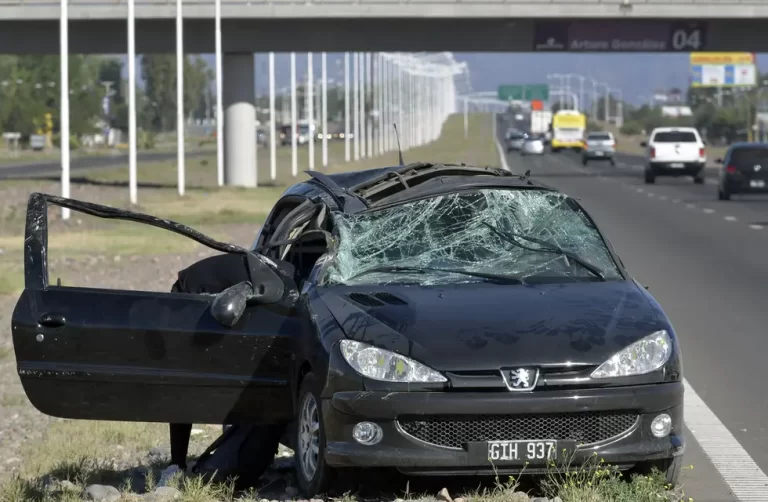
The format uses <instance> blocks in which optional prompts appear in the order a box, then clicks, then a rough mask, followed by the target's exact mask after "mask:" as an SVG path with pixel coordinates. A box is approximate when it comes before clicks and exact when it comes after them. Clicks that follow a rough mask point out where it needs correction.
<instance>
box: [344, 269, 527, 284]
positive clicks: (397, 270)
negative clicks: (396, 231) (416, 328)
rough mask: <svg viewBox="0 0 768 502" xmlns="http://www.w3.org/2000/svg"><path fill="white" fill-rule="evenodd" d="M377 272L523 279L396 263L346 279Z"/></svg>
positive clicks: (503, 281) (509, 280)
mask: <svg viewBox="0 0 768 502" xmlns="http://www.w3.org/2000/svg"><path fill="white" fill-rule="evenodd" d="M377 272H381V273H394V274H402V273H415V274H425V273H427V272H444V273H446V274H461V275H468V276H471V277H480V278H482V279H487V280H489V281H495V282H499V283H501V284H523V280H522V279H521V278H519V277H515V276H511V275H500V274H486V273H484V272H473V271H470V270H462V269H454V268H438V267H404V266H397V265H383V266H379V267H372V268H369V269H366V270H362V271H360V272H358V273H357V274H355V275H353V276H352V277H349V278H347V280H348V281H351V280H353V279H356V278H358V277H360V276H363V275H367V274H373V273H377Z"/></svg>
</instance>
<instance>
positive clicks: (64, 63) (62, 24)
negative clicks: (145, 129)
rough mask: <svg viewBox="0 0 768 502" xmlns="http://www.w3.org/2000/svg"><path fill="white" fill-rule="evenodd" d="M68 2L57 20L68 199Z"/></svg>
mask: <svg viewBox="0 0 768 502" xmlns="http://www.w3.org/2000/svg"><path fill="white" fill-rule="evenodd" d="M68 2H69V0H61V18H60V19H59V61H60V63H59V64H60V65H61V66H60V70H59V74H60V76H61V85H60V86H59V87H60V88H61V89H60V91H61V104H60V106H61V110H60V115H61V117H60V122H61V126H60V129H61V132H60V136H61V140H60V147H61V196H62V197H66V198H69V10H68V5H67V4H68ZM61 219H62V220H68V219H69V208H66V207H63V208H61Z"/></svg>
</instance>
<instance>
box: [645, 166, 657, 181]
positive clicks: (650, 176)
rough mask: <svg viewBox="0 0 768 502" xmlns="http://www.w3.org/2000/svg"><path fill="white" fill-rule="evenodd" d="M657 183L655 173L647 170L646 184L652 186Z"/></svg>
mask: <svg viewBox="0 0 768 502" xmlns="http://www.w3.org/2000/svg"><path fill="white" fill-rule="evenodd" d="M655 182H656V176H655V175H654V174H653V171H651V170H650V169H646V170H645V184H646V185H651V184H653V183H655Z"/></svg>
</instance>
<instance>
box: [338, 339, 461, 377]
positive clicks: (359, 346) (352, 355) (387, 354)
mask: <svg viewBox="0 0 768 502" xmlns="http://www.w3.org/2000/svg"><path fill="white" fill-rule="evenodd" d="M341 355H342V356H344V359H345V360H346V361H347V362H348V363H349V365H350V366H352V368H353V369H354V370H355V371H357V372H358V373H360V374H361V375H363V376H364V377H367V378H370V379H372V380H379V381H382V382H404V383H405V382H410V383H413V382H447V381H448V379H447V378H445V377H444V376H443V375H441V374H440V373H438V372H437V371H435V370H433V369H432V368H430V367H428V366H425V365H423V364H421V363H419V362H417V361H414V360H413V359H410V358H407V357H405V356H401V355H400V354H396V353H394V352H391V351H389V350H384V349H380V348H378V347H374V346H373V345H368V344H367V343H362V342H356V341H354V340H342V341H341Z"/></svg>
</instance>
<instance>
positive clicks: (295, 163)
mask: <svg viewBox="0 0 768 502" xmlns="http://www.w3.org/2000/svg"><path fill="white" fill-rule="evenodd" d="M297 114H298V113H297V110H296V53H295V52H291V132H290V134H291V174H292V175H293V177H294V178H295V177H296V175H297V174H299V154H298V152H297V151H296V141H297V138H296V136H297V134H298V132H299V126H298V124H297V122H298V118H297V116H296V115H297Z"/></svg>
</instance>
